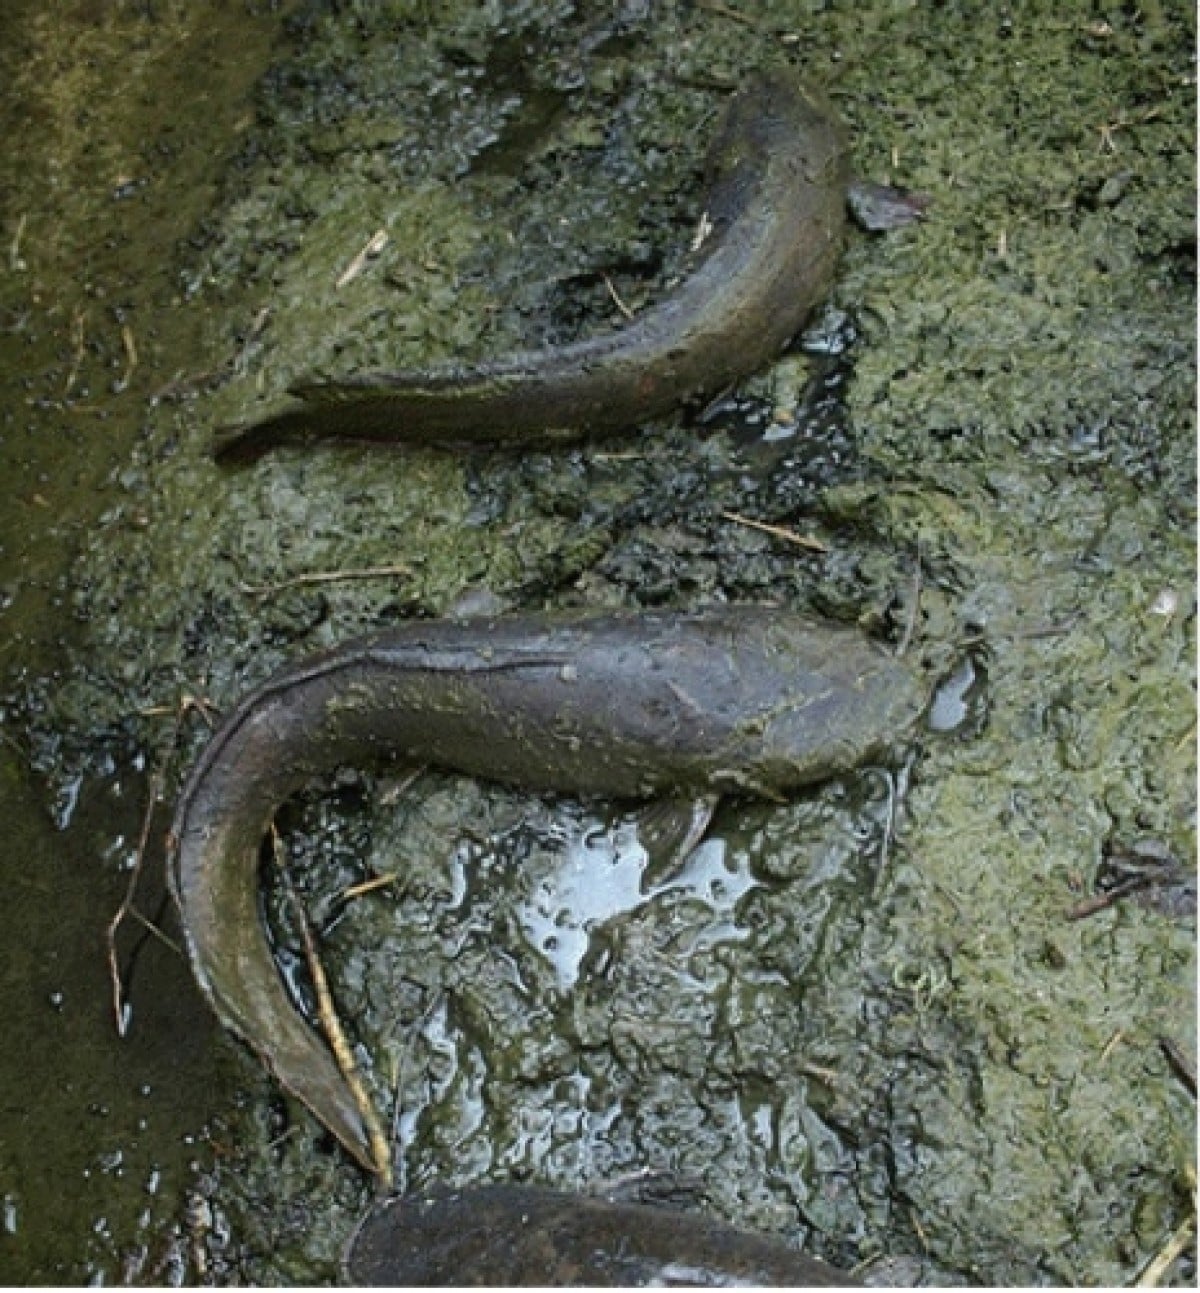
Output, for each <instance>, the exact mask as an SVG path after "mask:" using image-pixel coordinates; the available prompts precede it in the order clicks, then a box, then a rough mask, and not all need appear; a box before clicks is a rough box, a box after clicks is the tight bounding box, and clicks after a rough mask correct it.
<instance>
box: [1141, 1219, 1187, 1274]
mask: <svg viewBox="0 0 1200 1293" xmlns="http://www.w3.org/2000/svg"><path fill="white" fill-rule="evenodd" d="M1195 1228H1196V1218H1195V1217H1188V1218H1187V1220H1186V1221H1182V1222H1180V1224H1179V1226H1178V1228H1177V1229H1176V1230H1175V1232H1174V1234H1172V1235H1171V1237H1170V1238H1169V1239H1168V1240H1167V1242H1166V1243H1165V1244H1164V1245H1163V1246H1162V1248H1161V1249H1160V1251H1159V1253H1158V1255H1157V1256H1156V1257H1154V1258H1153V1259H1152V1260H1151V1261H1150V1263H1149V1264H1148V1265H1147V1267H1146V1269H1145V1270H1144V1271H1143V1272H1142V1273H1141V1274H1140V1275H1139V1276H1138V1279H1137V1283H1136V1284H1135V1285H1134V1287H1135V1288H1140V1289H1152V1288H1157V1287H1158V1285H1159V1282H1160V1281H1161V1280H1162V1277H1163V1276H1164V1275H1165V1274H1166V1273H1167V1271H1169V1270H1170V1269H1171V1266H1172V1265H1173V1264H1174V1262H1175V1260H1176V1258H1178V1257H1180V1256H1182V1254H1183V1252H1184V1251H1185V1249H1186V1248H1187V1246H1188V1244H1190V1243H1191V1242H1192V1239H1193V1232H1194V1230H1195Z"/></svg>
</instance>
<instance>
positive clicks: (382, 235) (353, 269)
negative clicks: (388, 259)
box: [333, 229, 388, 290]
mask: <svg viewBox="0 0 1200 1293" xmlns="http://www.w3.org/2000/svg"><path fill="white" fill-rule="evenodd" d="M387 245H388V231H387V230H386V229H376V230H375V232H374V233H373V234H372V235H371V237H370V240H369V241H368V242H367V244H366V246H364V247H363V248H362V250H361V251H360V252H359V253H358V254H357V255H356V256H355V257H354V259H353V260H352V261H351V262H350V263H349V265H347V266H346V268H345V269H344V270H342V274H341V277H340V278H339V279H338V281H337V282H336V283H334V285H333V286H334V288H335V289H337V290H340V289H341V288H343V287H345V286H346V284H347V283H353V282H354V280H355V279H356V278H357V277H358V276H359V275H360V274H361V273H362V272H363V269H364V268H365V267H366V263H367V261H369V260H374V259H375V257H376V256H378V255H379V253H380V252H381V251H382V250H383V249H384V248H385V247H386V246H387Z"/></svg>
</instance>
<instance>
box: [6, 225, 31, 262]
mask: <svg viewBox="0 0 1200 1293" xmlns="http://www.w3.org/2000/svg"><path fill="white" fill-rule="evenodd" d="M28 222H29V216H28V215H23V216H22V217H21V218H20V219H19V220H18V221H17V232H16V233H15V234H13V240H12V242H11V243H9V246H8V267H9V269H16V270H20V269H24V268H25V262H24V261H23V260H22V259H21V239H22V238H24V237H25V226H26V224H27V223H28Z"/></svg>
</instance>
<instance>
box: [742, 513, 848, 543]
mask: <svg viewBox="0 0 1200 1293" xmlns="http://www.w3.org/2000/svg"><path fill="white" fill-rule="evenodd" d="M721 515H722V516H723V517H724V518H725V520H727V521H733V522H734V524H735V525H746V526H749V527H750V529H752V530H761V531H762V532H763V533H764V534H770V535H772V536H773V537H775V538H776V539H783V540H785V541H786V542H788V543H794V544H795V545H796V546H797V547H799V548H804V549H805V550H806V551H808V552H828V551H829V546H828V544H825V543H822V542H821V540H820V539H814V538H812V536H811V535H807V534H797V533H796V531H795V530H789V529H788V528H787V527H786V526H783V525H771V524H769V523H768V522H767V521H755V520H752V519H751V518H750V517H748V516H742V514H741V513H740V512H722V513H721Z"/></svg>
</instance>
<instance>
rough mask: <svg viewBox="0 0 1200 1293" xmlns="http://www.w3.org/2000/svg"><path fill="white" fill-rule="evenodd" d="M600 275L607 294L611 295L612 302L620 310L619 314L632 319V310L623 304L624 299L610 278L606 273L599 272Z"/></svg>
mask: <svg viewBox="0 0 1200 1293" xmlns="http://www.w3.org/2000/svg"><path fill="white" fill-rule="evenodd" d="M600 277H601V278H602V279H604V286H605V287H607V288H608V294H609V296H611V297H612V299H613V304H614V305H615V306H616V307H617V309H618V310H620V311H621V314H622V315H623V316H624V317H625V318H626V319H632V318H633V311H632V310H631V309H630V308H629V306H627V305H626V304H625V302H624V301H622V300H621V295H620V293H619V292H618V291H617V289H616V285H615V284H614V283H613V281H612V279H611V278H609V276H608V275H607V274H601V275H600Z"/></svg>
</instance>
